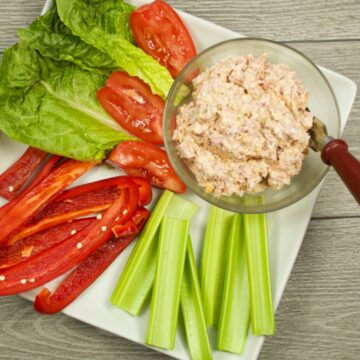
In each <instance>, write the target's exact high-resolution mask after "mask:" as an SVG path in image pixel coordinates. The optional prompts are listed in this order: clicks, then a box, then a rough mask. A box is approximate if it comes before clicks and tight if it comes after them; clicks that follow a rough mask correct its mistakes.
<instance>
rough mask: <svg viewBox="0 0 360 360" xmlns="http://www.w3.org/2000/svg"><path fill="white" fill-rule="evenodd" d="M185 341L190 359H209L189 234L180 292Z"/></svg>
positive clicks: (196, 273)
mask: <svg viewBox="0 0 360 360" xmlns="http://www.w3.org/2000/svg"><path fill="white" fill-rule="evenodd" d="M180 303H181V309H182V313H183V317H184V323H185V331H186V338H187V343H188V346H189V351H190V354H191V359H192V360H211V359H212V352H211V345H210V341H209V336H208V333H207V327H206V322H205V316H204V311H203V306H202V300H201V292H200V284H199V278H198V272H197V268H196V263H195V258H194V252H193V248H192V244H191V239H190V236H189V238H188V242H187V253H186V259H185V266H184V274H183V279H182V283H181V294H180Z"/></svg>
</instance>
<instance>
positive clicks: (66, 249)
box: [0, 181, 138, 295]
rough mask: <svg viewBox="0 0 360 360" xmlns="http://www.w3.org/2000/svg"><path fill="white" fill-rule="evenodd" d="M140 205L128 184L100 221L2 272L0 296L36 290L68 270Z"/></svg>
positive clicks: (108, 236) (109, 235)
mask: <svg viewBox="0 0 360 360" xmlns="http://www.w3.org/2000/svg"><path fill="white" fill-rule="evenodd" d="M137 204H138V188H137V186H136V185H135V184H134V183H132V182H131V181H129V183H128V185H127V187H124V188H123V189H122V191H121V192H120V196H119V198H118V199H117V200H116V201H115V202H114V204H113V205H112V206H111V207H110V208H109V209H108V210H107V211H106V212H105V213H104V214H103V216H102V218H101V219H99V220H98V221H96V222H94V223H93V224H91V225H90V226H89V227H87V228H85V229H84V230H82V231H80V232H79V233H77V234H75V235H73V236H70V237H69V238H67V239H66V240H64V241H62V242H60V243H58V244H56V245H55V246H53V247H51V248H50V249H48V250H46V251H43V252H41V253H40V254H37V255H35V256H34V257H32V258H30V259H29V260H27V261H24V262H22V263H20V264H18V265H15V266H12V267H9V268H6V269H3V270H2V271H0V295H14V294H17V293H20V292H24V291H27V290H30V289H33V288H35V287H38V286H40V285H43V284H45V283H46V282H48V281H50V280H53V279H54V278H56V277H58V276H59V275H62V274H64V273H65V272H67V271H69V270H70V269H72V268H73V267H74V266H76V265H77V264H79V263H80V262H82V261H83V260H84V259H86V258H87V257H88V256H89V255H90V254H91V253H92V252H93V251H95V250H96V249H97V248H98V247H99V246H101V245H102V244H103V243H105V242H106V241H108V240H110V238H111V237H112V236H113V234H112V231H111V229H112V227H113V226H114V225H115V224H116V223H118V222H126V221H127V220H128V219H130V218H131V217H132V215H133V214H134V213H135V210H136V208H137Z"/></svg>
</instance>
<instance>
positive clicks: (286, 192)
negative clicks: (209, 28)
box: [163, 38, 340, 214]
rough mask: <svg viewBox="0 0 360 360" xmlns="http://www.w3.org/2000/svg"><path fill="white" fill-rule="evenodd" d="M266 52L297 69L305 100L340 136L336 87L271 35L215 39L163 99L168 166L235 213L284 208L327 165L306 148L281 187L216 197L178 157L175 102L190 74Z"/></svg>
mask: <svg viewBox="0 0 360 360" xmlns="http://www.w3.org/2000/svg"><path fill="white" fill-rule="evenodd" d="M263 53H266V54H267V56H268V61H269V62H271V63H273V64H279V63H282V64H287V65H289V66H290V68H291V69H292V70H293V71H295V72H296V73H297V75H298V77H299V78H300V79H301V80H302V81H303V83H304V85H305V87H306V88H307V89H308V91H309V103H308V106H309V108H310V109H311V111H312V112H313V114H314V115H315V116H316V117H318V118H319V119H321V120H322V121H323V122H324V123H325V124H326V126H327V130H328V134H329V135H330V136H333V137H335V138H337V137H339V132H340V115H339V109H338V104H337V101H336V98H335V95H334V92H333V90H332V88H331V86H330V84H329V83H328V81H327V80H326V78H325V76H324V75H323V74H322V72H321V71H320V70H319V69H318V68H317V66H316V65H315V64H314V63H313V62H312V61H311V60H309V59H308V58H307V57H306V56H305V55H303V54H302V53H300V52H299V51H297V50H295V49H293V48H291V47H289V46H287V45H284V44H280V43H277V42H274V41H270V40H265V39H259V38H239V39H233V40H229V41H224V42H222V43H219V44H216V45H214V46H212V47H210V48H208V49H206V50H205V51H203V52H201V53H200V54H198V55H197V56H196V57H195V58H193V59H192V60H191V61H190V62H189V63H188V64H187V65H186V66H185V68H184V69H183V70H182V72H181V73H180V74H179V76H178V77H177V78H176V80H175V81H174V83H173V85H172V87H171V89H170V92H169V95H168V97H167V100H166V105H165V110H164V116H163V132H164V142H165V147H166V150H167V153H168V156H169V159H170V162H171V164H172V166H173V167H174V169H175V171H176V172H177V174H178V175H179V176H180V178H181V179H182V180H183V182H184V183H185V184H186V186H187V188H188V190H192V191H193V192H195V193H196V194H197V195H199V196H200V197H201V198H203V199H204V200H206V201H208V202H209V203H212V204H214V205H216V206H218V207H221V208H224V209H227V210H231V211H234V212H238V213H248V214H251V213H263V212H270V211H274V210H279V209H282V208H284V207H286V206H289V205H291V204H293V203H295V202H297V201H299V200H300V199H302V198H303V197H304V196H306V195H307V194H309V193H310V192H311V191H312V190H313V189H314V188H315V187H316V186H317V185H318V184H319V183H320V181H321V180H322V179H323V177H324V176H325V174H326V173H327V171H328V167H327V166H326V165H324V164H323V162H322V161H321V159H320V156H319V154H318V153H315V152H314V151H312V150H310V149H309V152H308V155H307V156H306V157H305V159H304V162H303V166H302V169H301V172H300V173H299V174H298V175H297V176H295V177H293V178H292V180H291V183H290V185H288V186H285V187H284V188H282V189H280V190H272V189H269V190H266V191H263V192H260V193H256V194H246V195H244V196H242V197H239V196H220V197H215V196H214V195H212V194H211V193H207V192H205V190H204V189H203V188H202V187H200V186H199V185H198V183H197V181H196V178H195V176H194V175H193V174H192V172H191V171H190V169H189V168H188V167H187V165H186V163H185V162H184V161H183V160H182V159H181V158H180V156H179V154H178V152H177V150H176V147H175V142H174V141H173V140H172V135H173V131H174V129H175V127H176V112H177V108H178V107H179V106H180V105H181V104H183V103H186V102H187V101H189V100H190V98H191V90H192V82H191V80H192V79H193V78H194V76H196V75H197V74H199V73H200V72H202V71H204V70H205V69H206V68H208V67H209V66H211V65H213V64H215V63H217V62H218V61H220V60H222V59H224V58H226V57H228V56H231V55H249V54H252V55H254V56H260V55H262V54H263Z"/></svg>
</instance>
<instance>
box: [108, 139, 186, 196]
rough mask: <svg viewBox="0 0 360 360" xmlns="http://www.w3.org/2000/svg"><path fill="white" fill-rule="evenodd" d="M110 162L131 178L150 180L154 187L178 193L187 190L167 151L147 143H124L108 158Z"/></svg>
mask: <svg viewBox="0 0 360 360" xmlns="http://www.w3.org/2000/svg"><path fill="white" fill-rule="evenodd" d="M108 162H109V163H110V164H112V165H114V166H117V167H119V168H121V169H122V170H124V171H125V172H126V173H127V174H129V175H131V176H139V177H143V178H145V179H148V180H149V181H150V182H151V183H152V184H153V185H154V186H157V187H160V188H163V189H169V190H172V191H174V192H177V193H183V192H185V190H186V187H185V184H184V183H183V182H182V181H181V180H180V178H179V177H178V176H177V175H176V173H175V171H174V169H173V168H172V166H171V164H170V161H169V158H168V156H167V154H166V152H165V150H163V149H161V148H159V147H157V146H155V145H152V144H149V143H145V142H139V141H123V142H121V143H120V144H119V145H118V146H117V147H116V148H115V149H114V150H113V151H112V152H111V154H110V156H109V157H108Z"/></svg>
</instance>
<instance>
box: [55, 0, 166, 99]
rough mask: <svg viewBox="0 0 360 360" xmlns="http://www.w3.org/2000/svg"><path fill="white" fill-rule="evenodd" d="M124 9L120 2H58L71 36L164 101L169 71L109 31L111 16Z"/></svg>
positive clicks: (62, 0) (87, 0) (60, 14)
mask: <svg viewBox="0 0 360 360" xmlns="http://www.w3.org/2000/svg"><path fill="white" fill-rule="evenodd" d="M124 6H127V5H126V4H125V3H124V2H122V1H119V0H57V9H58V13H59V16H60V19H61V20H62V21H63V23H64V24H65V25H66V26H67V27H68V28H70V29H71V31H72V32H73V34H74V35H77V36H79V37H80V38H81V39H82V40H84V41H85V42H86V43H88V44H90V45H92V46H94V47H96V48H97V49H99V50H101V51H103V52H106V53H107V54H109V56H110V57H111V58H112V59H114V60H115V62H116V64H117V65H118V66H119V67H120V68H121V69H123V70H124V71H126V72H127V73H128V74H129V75H132V76H137V77H139V78H140V79H142V80H143V81H145V82H146V83H147V84H149V86H150V87H151V89H152V91H153V93H155V94H158V95H160V96H162V97H163V98H165V97H166V95H167V94H168V92H169V90H170V87H171V85H172V83H173V79H172V77H171V75H170V73H169V72H168V70H167V69H166V68H165V67H163V66H162V65H160V64H159V63H158V62H157V61H156V60H154V59H153V58H152V57H151V56H149V55H147V54H146V53H145V52H144V51H142V50H141V49H140V48H138V47H136V46H135V45H133V44H132V43H131V42H130V41H128V40H127V39H126V37H123V36H119V34H115V33H114V32H113V31H111V26H112V25H111V24H112V22H113V21H114V19H115V18H116V16H115V17H114V14H117V13H119V14H120V13H121V11H123V10H122V8H123V7H124ZM109 9H112V10H111V11H109ZM115 9H119V10H118V11H116V10H115Z"/></svg>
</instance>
